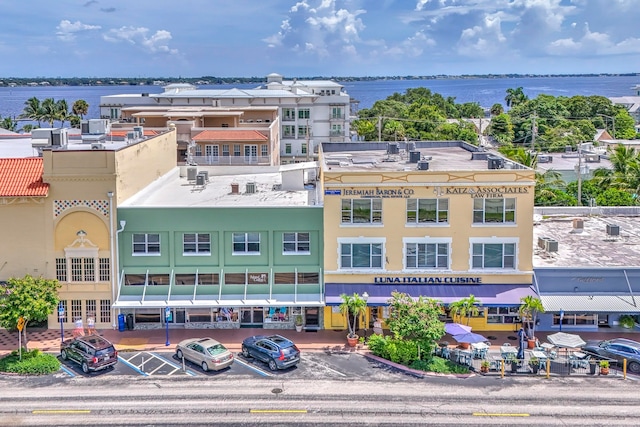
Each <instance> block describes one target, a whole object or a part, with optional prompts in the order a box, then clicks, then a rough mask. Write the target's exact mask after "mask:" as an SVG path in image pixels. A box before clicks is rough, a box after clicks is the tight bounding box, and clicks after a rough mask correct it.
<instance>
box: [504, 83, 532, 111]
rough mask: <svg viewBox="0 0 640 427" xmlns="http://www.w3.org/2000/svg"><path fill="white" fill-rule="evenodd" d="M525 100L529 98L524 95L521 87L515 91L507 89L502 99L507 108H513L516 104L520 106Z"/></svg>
mask: <svg viewBox="0 0 640 427" xmlns="http://www.w3.org/2000/svg"><path fill="white" fill-rule="evenodd" d="M527 99H529V98H528V97H527V95H525V94H524V91H523V89H522V86H520V87H518V88H516V89H513V88H509V89H507V95H506V96H505V97H504V100H505V102H506V103H507V107H515V106H516V105H518V104H522V103H523V102H525V101H526V100H527Z"/></svg>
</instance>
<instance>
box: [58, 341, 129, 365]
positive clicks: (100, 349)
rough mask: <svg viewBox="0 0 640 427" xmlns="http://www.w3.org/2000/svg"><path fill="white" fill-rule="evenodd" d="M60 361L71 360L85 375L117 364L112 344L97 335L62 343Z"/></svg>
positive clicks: (116, 355)
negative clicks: (78, 365) (77, 364)
mask: <svg viewBox="0 0 640 427" xmlns="http://www.w3.org/2000/svg"><path fill="white" fill-rule="evenodd" d="M60 357H61V358H62V360H67V359H70V360H73V361H74V362H77V363H79V364H80V366H81V367H82V372H84V373H85V374H86V373H88V372H89V371H99V370H101V369H106V368H109V367H111V366H114V365H115V364H116V363H118V352H117V351H116V349H115V347H114V346H113V344H111V343H110V342H109V341H107V340H106V339H104V338H102V337H101V336H99V335H87V336H83V337H76V338H73V339H70V340H66V341H64V342H63V343H62V344H61V345H60Z"/></svg>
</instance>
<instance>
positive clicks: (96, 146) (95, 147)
mask: <svg viewBox="0 0 640 427" xmlns="http://www.w3.org/2000/svg"><path fill="white" fill-rule="evenodd" d="M91 149H92V150H104V144H102V143H100V142H94V143H92V144H91Z"/></svg>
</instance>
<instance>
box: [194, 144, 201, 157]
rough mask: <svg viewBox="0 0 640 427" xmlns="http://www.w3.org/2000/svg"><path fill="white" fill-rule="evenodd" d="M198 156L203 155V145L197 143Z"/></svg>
mask: <svg viewBox="0 0 640 427" xmlns="http://www.w3.org/2000/svg"><path fill="white" fill-rule="evenodd" d="M195 155H196V156H202V145H200V144H196V153H195Z"/></svg>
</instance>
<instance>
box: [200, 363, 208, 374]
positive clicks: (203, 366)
mask: <svg viewBox="0 0 640 427" xmlns="http://www.w3.org/2000/svg"><path fill="white" fill-rule="evenodd" d="M202 370H203V371H205V372H207V371H208V370H209V365H207V362H202Z"/></svg>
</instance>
